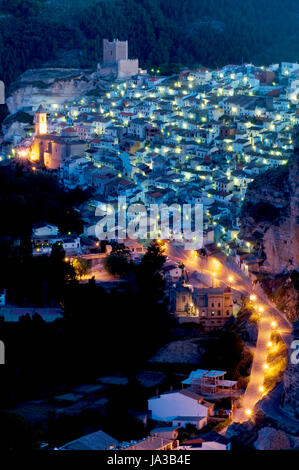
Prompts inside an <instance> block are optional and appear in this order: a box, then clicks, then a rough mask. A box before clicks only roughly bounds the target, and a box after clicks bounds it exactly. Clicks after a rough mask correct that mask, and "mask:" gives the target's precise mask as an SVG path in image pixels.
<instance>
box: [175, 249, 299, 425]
mask: <svg viewBox="0 0 299 470" xmlns="http://www.w3.org/2000/svg"><path fill="white" fill-rule="evenodd" d="M166 254H167V256H168V258H169V259H171V260H173V261H180V262H182V263H183V264H184V265H185V267H186V269H187V270H188V271H190V272H194V271H198V272H202V273H205V274H209V275H210V276H211V284H212V282H214V285H215V286H216V285H218V286H223V285H226V286H229V287H231V288H232V289H233V290H235V291H237V292H239V293H241V294H243V295H246V296H250V295H254V300H253V301H254V303H255V305H256V307H257V309H259V308H260V310H261V311H260V316H261V318H260V321H259V322H258V338H257V343H256V347H255V351H254V356H253V361H252V367H251V373H250V379H249V383H248V386H247V388H246V391H245V393H244V395H243V396H242V399H241V406H240V408H237V409H236V410H235V411H234V414H233V421H234V422H244V421H248V420H249V419H250V417H251V415H252V410H253V408H254V406H255V404H256V403H257V402H258V401H260V400H261V398H262V397H263V395H264V389H263V383H264V377H265V373H267V369H268V368H269V366H268V364H267V356H268V351H269V347H271V345H270V338H271V334H272V332H273V331H274V330H276V331H279V333H280V335H281V337H282V339H283V341H284V342H285V344H286V345H287V346H289V345H290V342H291V338H292V336H291V333H292V325H291V324H290V322H289V321H288V320H287V318H286V317H285V315H284V314H283V313H282V312H280V310H278V309H277V308H276V307H275V306H274V305H273V304H272V303H271V302H270V301H269V299H268V297H267V296H266V294H265V293H264V291H263V290H262V288H261V287H260V286H253V284H252V282H251V280H250V279H249V277H248V276H246V274H245V273H243V272H242V271H241V269H240V268H239V267H238V266H237V264H236V263H235V262H234V261H233V260H232V259H230V258H228V259H226V260H223V259H222V256H223V255H221V254H220V255H219V256H217V255H216V256H214V257H209V258H208V259H206V260H204V259H203V258H202V257H199V256H198V254H197V252H195V251H190V250H185V249H184V247H183V246H177V245H174V244H168V245H167V248H166Z"/></svg>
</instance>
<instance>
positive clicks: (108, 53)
mask: <svg viewBox="0 0 299 470" xmlns="http://www.w3.org/2000/svg"><path fill="white" fill-rule="evenodd" d="M120 60H128V41H119V40H118V39H113V41H112V42H110V41H109V40H108V39H103V65H104V66H107V65H115V64H118V62H119V61H120Z"/></svg>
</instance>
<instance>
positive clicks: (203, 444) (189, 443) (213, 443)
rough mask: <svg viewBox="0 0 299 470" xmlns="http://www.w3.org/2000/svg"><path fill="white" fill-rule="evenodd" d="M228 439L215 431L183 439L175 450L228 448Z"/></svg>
mask: <svg viewBox="0 0 299 470" xmlns="http://www.w3.org/2000/svg"><path fill="white" fill-rule="evenodd" d="M230 449H231V443H230V441H229V440H228V439H227V438H226V437H224V436H222V435H221V434H219V433H218V432H215V431H210V432H208V433H207V434H203V435H200V436H198V437H195V438H192V439H188V440H186V441H184V442H183V443H182V444H181V445H180V446H179V447H178V448H177V450H188V451H189V450H230Z"/></svg>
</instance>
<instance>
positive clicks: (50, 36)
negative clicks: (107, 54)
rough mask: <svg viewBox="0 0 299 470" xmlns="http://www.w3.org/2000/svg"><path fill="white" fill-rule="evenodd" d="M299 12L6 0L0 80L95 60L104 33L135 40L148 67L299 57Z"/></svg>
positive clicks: (118, 0)
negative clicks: (33, 69) (46, 65)
mask: <svg viewBox="0 0 299 470" xmlns="http://www.w3.org/2000/svg"><path fill="white" fill-rule="evenodd" d="M12 17H13V18H12ZM298 18H299V5H298V2H297V0H271V2H270V1H269V0H245V1H242V2H240V1H239V0H72V1H70V0H2V1H1V0H0V78H1V79H4V80H5V81H6V82H7V83H10V82H11V81H13V80H15V79H16V77H17V76H18V75H19V74H20V73H21V72H23V71H24V70H25V69H27V68H30V67H36V66H40V65H41V64H44V63H45V62H47V63H49V61H52V62H51V63H53V64H55V60H56V58H57V59H58V58H60V59H61V57H65V58H66V62H67V63H66V64H65V65H66V66H74V63H72V61H73V62H74V61H75V62H76V66H78V64H79V65H80V66H81V67H91V66H95V65H96V63H97V61H99V60H101V54H102V39H103V38H104V37H107V38H110V39H111V38H113V37H118V38H119V39H129V40H130V56H131V57H132V58H133V57H139V59H140V61H141V65H142V66H145V67H146V66H155V65H156V66H158V65H161V64H165V63H169V62H173V63H181V64H184V65H189V66H192V65H196V64H202V65H205V66H211V67H216V66H222V65H224V64H227V63H240V62H242V61H246V62H254V63H256V64H262V63H265V64H267V63H271V62H278V61H282V60H285V61H287V60H290V61H295V60H296V59H297V58H298V56H299V41H298V39H299V32H298V27H297V25H298ZM70 51H71V52H72V53H71V54H70ZM66 52H67V53H66ZM59 63H61V62H59Z"/></svg>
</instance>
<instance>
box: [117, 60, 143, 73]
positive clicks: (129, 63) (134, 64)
mask: <svg viewBox="0 0 299 470" xmlns="http://www.w3.org/2000/svg"><path fill="white" fill-rule="evenodd" d="M138 69H139V61H138V59H133V60H120V61H119V62H118V78H127V77H132V76H134V75H137V74H138Z"/></svg>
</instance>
